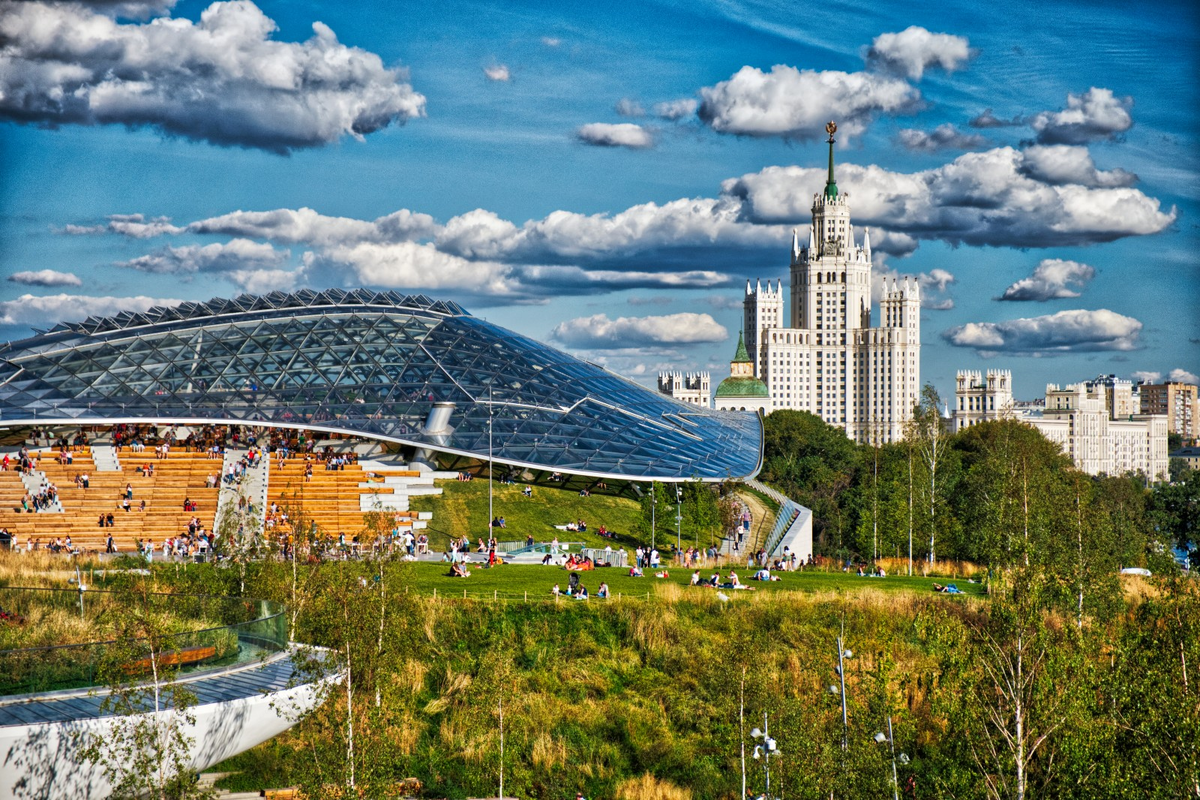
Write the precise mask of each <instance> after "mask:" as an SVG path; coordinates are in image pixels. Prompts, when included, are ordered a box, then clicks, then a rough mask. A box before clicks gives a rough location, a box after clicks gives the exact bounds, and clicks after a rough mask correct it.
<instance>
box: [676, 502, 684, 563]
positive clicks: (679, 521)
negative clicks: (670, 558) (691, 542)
mask: <svg viewBox="0 0 1200 800" xmlns="http://www.w3.org/2000/svg"><path fill="white" fill-rule="evenodd" d="M675 502H676V503H677V504H678V505H676V507H675V557H676V558H679V550H680V547H681V546H682V542H681V541H680V537H681V536H682V535H683V487H682V486H680V485H679V484H675Z"/></svg>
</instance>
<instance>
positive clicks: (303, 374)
mask: <svg viewBox="0 0 1200 800" xmlns="http://www.w3.org/2000/svg"><path fill="white" fill-rule="evenodd" d="M435 403H447V404H453V408H452V409H451V410H450V417H449V422H448V426H447V427H443V426H440V425H439V426H438V427H439V428H440V430H438V431H428V430H426V427H425V425H426V421H427V420H428V419H429V412H430V409H431V408H432V407H433V405H434V404H435ZM489 409H490V411H491V414H490V415H489ZM489 416H490V417H491V422H492V426H493V428H492V432H493V437H492V447H493V454H494V455H493V457H494V460H495V461H496V462H498V463H506V464H511V465H515V466H522V467H529V468H534V469H550V470H556V471H561V472H565V473H573V474H579V475H593V476H597V477H612V478H623V479H635V480H639V479H640V480H651V479H657V480H679V479H691V478H699V479H701V480H723V479H726V478H731V477H732V478H741V477H746V476H750V475H753V474H755V473H756V472H757V471H758V468H759V465H760V458H761V450H762V428H761V422H760V421H759V419H758V418H757V416H756V415H751V414H745V415H741V414H736V415H734V414H729V413H717V412H713V411H709V410H707V409H701V408H697V407H695V406H689V405H686V404H683V403H680V402H677V401H675V400H673V399H671V398H669V397H666V396H665V395H661V394H659V393H657V392H654V391H651V390H649V389H646V388H644V387H642V386H639V385H638V384H635V383H633V382H631V381H628V380H626V379H624V378H621V377H620V376H618V375H614V374H613V373H611V372H608V371H606V370H604V369H602V368H600V367H598V366H596V365H594V364H591V363H588V362H585V361H581V360H579V359H577V358H574V357H572V356H570V355H567V354H566V353H563V352H561V351H559V350H555V349H554V348H552V347H549V346H547V345H544V344H542V343H540V342H537V341H534V340H532V339H529V338H526V337H524V336H520V335H518V334H516V333H513V332H511V331H508V330H505V329H503V328H500V327H498V326H496V325H492V324H490V323H488V322H485V321H483V320H480V319H478V318H476V317H473V316H471V315H470V314H468V313H467V312H466V311H464V310H463V309H462V308H461V307H460V306H458V305H457V304H455V303H451V302H444V301H435V300H430V299H429V298H427V297H424V296H421V295H417V296H411V295H401V294H397V293H395V292H371V291H366V290H357V291H352V292H346V291H340V290H331V291H325V292H313V291H301V292H296V293H293V294H285V293H281V292H275V293H272V294H268V295H264V296H251V295H243V296H241V297H238V298H235V299H232V300H220V299H216V300H211V301H209V302H207V303H185V304H183V305H180V306H177V307H174V308H153V309H150V310H149V311H146V312H144V313H123V314H119V315H117V316H114V317H106V318H92V319H88V320H85V321H84V322H81V323H71V324H63V325H59V326H57V327H55V328H53V329H52V330H50V331H46V332H43V333H39V334H38V335H36V336H34V337H32V338H29V339H25V340H22V341H18V342H11V343H9V344H8V345H7V346H4V347H0V422H2V424H4V425H9V426H11V425H18V424H27V423H32V424H55V423H58V424H91V423H99V424H103V423H107V422H117V421H137V420H146V421H156V422H180V423H183V422H190V423H200V422H217V423H248V424H255V423H257V424H268V425H279V426H288V427H307V428H313V429H319V430H329V431H342V432H347V433H353V434H359V435H364V436H369V437H373V438H377V439H383V440H389V441H394V442H399V443H403V444H410V445H414V446H417V447H424V448H430V449H433V450H437V451H441V452H444V453H448V454H453V455H457V456H466V457H475V458H482V459H486V458H487V457H488V423H489Z"/></svg>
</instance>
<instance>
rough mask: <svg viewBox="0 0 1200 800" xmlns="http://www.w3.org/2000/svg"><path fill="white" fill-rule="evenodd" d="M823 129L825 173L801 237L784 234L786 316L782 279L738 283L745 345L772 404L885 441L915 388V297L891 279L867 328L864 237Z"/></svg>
mask: <svg viewBox="0 0 1200 800" xmlns="http://www.w3.org/2000/svg"><path fill="white" fill-rule="evenodd" d="M825 130H826V132H828V133H829V140H828V141H829V179H828V180H827V181H826V183H825V190H824V191H823V192H821V193H819V194H816V195H814V196H813V205H812V226H811V227H810V228H809V231H808V243H807V245H804V246H801V243H800V238H799V236H798V235H797V234H796V233H795V232H793V235H792V254H791V275H790V283H791V286H790V288H791V319H790V326H788V327H784V326H783V324H782V320H783V286H782V283H781V282H776V284H775V287H774V288H772V287H771V284H770V282H769V281H768V282H767V285H766V287H765V288H764V287H763V286H762V283H761V282H759V283H758V284H757V285H754V286H751V284H750V283H749V282H747V283H746V298H745V301H744V306H743V308H744V316H745V330H746V349H747V350H748V352H749V355H750V359H751V361H753V362H754V368H755V376H756V377H757V378H759V379H760V380H762V381H763V383H765V384H766V385H767V387H768V389H769V391H770V395H771V409H773V410H774V409H780V408H790V409H796V410H800V411H809V412H812V413H813V414H816V415H817V416H819V417H821V418H822V419H824V420H825V421H826V422H828V423H829V424H830V425H836V426H838V427H840V428H843V429H845V431H846V435H847V436H849V437H850V438H852V439H855V440H857V441H859V442H868V443H869V442H880V443H883V442H894V441H898V440H900V439H902V438H903V436H904V423H905V422H906V421H907V420H909V419H910V418H911V416H912V409H913V406H914V404H915V403H916V402H917V398H918V393H919V391H920V385H921V384H920V375H921V301H920V290H919V289H918V287H917V283H916V280H915V279H914V280H910V279H909V278H907V277H906V278H904V279H903V280H900V281H897V280H895V279H892V280H891V281H888V282H887V283H886V285H885V286H884V290H883V296H882V298H881V300H880V321H879V327H877V328H872V327H871V240H870V236H869V234H867V233H866V232H865V231H864V233H863V237H862V243H861V244H858V243H857V242H856V241H855V238H854V226H853V225H851V224H850V203H849V199H850V196H849V195H848V194H846V193H840V192H839V191H838V186H837V181H836V180H835V179H834V174H833V144H834V141H835V140H834V138H833V134H834V133H835V132H836V131H837V125H835V124H834V123H832V122H830V123H829V124H828V125H826V126H825Z"/></svg>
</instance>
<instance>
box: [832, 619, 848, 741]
mask: <svg viewBox="0 0 1200 800" xmlns="http://www.w3.org/2000/svg"><path fill="white" fill-rule="evenodd" d="M845 637H846V620H845V619H842V629H841V633H840V634H838V637H837V648H838V665H837V670H836V671H837V674H838V679H839V680H840V681H841V688H840V689H839V688H838V687H837V686H830V687H829V692H830V693H831V694H838V695H841V697H842V752H843V753H844V752H845V751H846V749H847V747H848V746H849V740H848V732H849V730H850V725H849V723H848V721H847V717H846V659H848V658H854V651H852V650H847V649H846V645H845Z"/></svg>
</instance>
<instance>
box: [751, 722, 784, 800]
mask: <svg viewBox="0 0 1200 800" xmlns="http://www.w3.org/2000/svg"><path fill="white" fill-rule="evenodd" d="M750 737H751V738H752V739H754V740H755V741H757V740H759V739H761V740H762V744H757V745H755V746H754V758H755V760H758V759H762V762H763V779H764V781H765V784H766V785H765V787H764V791H763V798H764V800H771V756H777V755H780V753H779V748H778V747H776V746H775V740H774V739H772V738H771V734H770V728H769V727H768V726H767V712H765V711H764V712H763V726H762V730H761V731H760V730H759V729H758V728H755V729H754V730H752V731H750Z"/></svg>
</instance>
